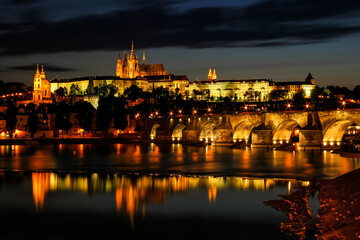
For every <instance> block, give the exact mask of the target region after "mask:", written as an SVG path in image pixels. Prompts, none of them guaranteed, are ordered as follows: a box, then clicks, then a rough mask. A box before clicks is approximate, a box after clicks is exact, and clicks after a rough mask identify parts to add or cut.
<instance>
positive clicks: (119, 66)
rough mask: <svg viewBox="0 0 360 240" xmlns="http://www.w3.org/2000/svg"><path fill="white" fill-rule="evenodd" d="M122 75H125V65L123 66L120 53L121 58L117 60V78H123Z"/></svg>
mask: <svg viewBox="0 0 360 240" xmlns="http://www.w3.org/2000/svg"><path fill="white" fill-rule="evenodd" d="M122 75H123V64H122V61H121V55H120V52H119V57H118V60H117V63H116V76H117V77H122Z"/></svg>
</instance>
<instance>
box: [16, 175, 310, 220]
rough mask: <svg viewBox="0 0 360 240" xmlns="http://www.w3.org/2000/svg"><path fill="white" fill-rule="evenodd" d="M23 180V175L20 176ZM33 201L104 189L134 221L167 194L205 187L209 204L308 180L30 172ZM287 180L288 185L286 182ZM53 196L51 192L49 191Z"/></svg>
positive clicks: (41, 203)
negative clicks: (233, 192)
mask: <svg viewBox="0 0 360 240" xmlns="http://www.w3.org/2000/svg"><path fill="white" fill-rule="evenodd" d="M23 180H24V181H26V175H25V177H24V179H23ZM31 181H32V193H33V201H34V204H35V208H36V210H37V211H41V210H42V209H43V208H44V203H45V200H46V196H47V195H48V194H50V193H51V192H55V193H56V192H63V191H73V192H77V193H82V194H90V193H91V194H96V193H97V192H107V193H112V194H114V195H115V196H114V198H115V202H116V209H117V212H118V213H119V214H121V215H124V216H127V217H128V218H129V219H130V222H131V223H133V222H134V216H135V215H136V214H137V213H138V211H139V208H140V207H141V209H142V212H143V214H144V209H145V206H146V204H147V203H163V202H164V201H165V199H166V197H167V196H168V195H171V194H174V193H180V192H181V193H186V192H188V191H192V190H197V189H200V188H205V189H207V195H208V196H207V198H208V202H209V203H210V204H215V203H216V198H217V196H218V194H219V191H221V190H223V189H237V190H242V191H268V190H270V189H272V188H274V187H275V186H284V187H289V186H296V187H299V186H307V185H309V182H308V181H297V180H280V179H253V178H241V177H226V178H225V177H212V176H201V177H199V176H182V175H178V176H167V177H164V176H155V175H150V176H148V175H147V176H138V175H120V174H98V173H92V174H80V173H65V174H64V173H54V172H33V173H32V174H31ZM290 182H291V185H289V183H290ZM289 191H290V189H289ZM53 196H54V195H53Z"/></svg>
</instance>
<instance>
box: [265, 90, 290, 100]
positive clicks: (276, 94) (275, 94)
mask: <svg viewBox="0 0 360 240" xmlns="http://www.w3.org/2000/svg"><path fill="white" fill-rule="evenodd" d="M288 95H289V91H288V90H280V89H278V90H272V91H271V92H270V95H269V100H270V101H279V100H284V99H286V98H287V96H288Z"/></svg>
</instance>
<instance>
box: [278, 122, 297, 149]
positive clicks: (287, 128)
mask: <svg viewBox="0 0 360 240" xmlns="http://www.w3.org/2000/svg"><path fill="white" fill-rule="evenodd" d="M297 126H300V124H299V122H297V121H295V120H293V119H289V120H286V121H284V122H282V123H280V124H279V125H278V126H277V128H276V129H275V130H274V131H273V143H288V142H289V141H290V138H291V135H292V134H293V132H294V130H295V128H296V127H297Z"/></svg>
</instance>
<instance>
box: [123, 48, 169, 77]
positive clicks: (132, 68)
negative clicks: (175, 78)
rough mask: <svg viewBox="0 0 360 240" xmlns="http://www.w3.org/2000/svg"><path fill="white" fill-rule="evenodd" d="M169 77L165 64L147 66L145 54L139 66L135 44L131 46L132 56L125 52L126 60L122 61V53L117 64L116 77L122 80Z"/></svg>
mask: <svg viewBox="0 0 360 240" xmlns="http://www.w3.org/2000/svg"><path fill="white" fill-rule="evenodd" d="M161 75H168V73H167V71H166V70H165V68H164V65H163V64H149V65H146V64H145V52H144V53H143V62H142V64H139V61H138V57H137V56H135V51H134V42H132V44H131V53H130V56H127V53H126V51H125V52H124V58H123V59H121V56H120V53H119V57H118V60H117V64H116V76H117V77H120V78H131V79H133V78H136V77H146V76H161Z"/></svg>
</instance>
